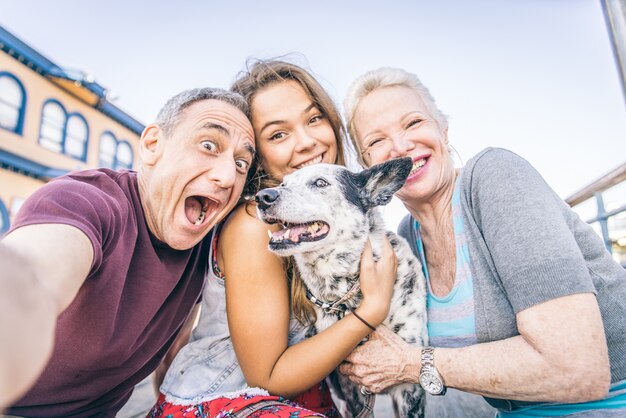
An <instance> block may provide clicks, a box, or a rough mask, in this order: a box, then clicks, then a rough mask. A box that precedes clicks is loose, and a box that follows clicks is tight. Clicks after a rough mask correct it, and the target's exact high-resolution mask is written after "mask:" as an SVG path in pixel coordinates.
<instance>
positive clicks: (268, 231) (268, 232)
mask: <svg viewBox="0 0 626 418" xmlns="http://www.w3.org/2000/svg"><path fill="white" fill-rule="evenodd" d="M267 236H268V237H270V238H272V231H270V230H269V229H268V230H267Z"/></svg>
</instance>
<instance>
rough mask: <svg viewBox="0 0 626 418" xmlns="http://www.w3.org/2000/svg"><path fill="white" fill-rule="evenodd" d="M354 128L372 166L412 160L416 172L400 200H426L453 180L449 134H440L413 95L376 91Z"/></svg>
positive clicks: (397, 88) (407, 91)
mask: <svg viewBox="0 0 626 418" xmlns="http://www.w3.org/2000/svg"><path fill="white" fill-rule="evenodd" d="M353 123H354V128H355V129H354V130H355V132H356V136H357V138H356V140H357V141H358V142H359V144H360V145H361V150H362V153H363V159H364V161H365V163H366V164H367V165H368V166H372V165H375V164H379V163H382V162H384V161H387V160H390V159H392V158H398V157H407V156H408V157H411V158H412V159H413V170H411V173H410V174H409V177H408V179H407V181H406V183H405V185H404V186H403V187H402V189H401V190H400V191H399V192H398V193H396V195H397V196H398V197H399V198H400V199H401V200H403V201H406V200H410V199H415V198H418V199H419V198H423V197H427V196H429V195H431V194H432V193H434V192H436V191H437V190H439V189H440V188H441V187H442V186H443V185H445V184H448V183H449V180H450V176H453V175H454V166H453V164H452V163H451V161H450V155H449V152H448V150H447V143H448V135H447V130H442V129H441V128H440V126H439V124H438V123H437V121H436V120H435V119H434V118H433V116H432V115H431V114H430V113H429V111H428V110H427V108H426V106H425V105H424V103H423V102H422V100H421V99H420V97H419V96H418V95H417V94H416V93H415V92H414V91H413V90H412V89H410V88H408V87H402V86H393V87H383V88H379V89H377V90H374V91H373V92H371V93H370V94H368V95H367V96H365V98H363V99H362V100H361V102H360V103H359V105H358V107H357V109H356V112H355V115H354V119H353ZM452 178H454V177H452Z"/></svg>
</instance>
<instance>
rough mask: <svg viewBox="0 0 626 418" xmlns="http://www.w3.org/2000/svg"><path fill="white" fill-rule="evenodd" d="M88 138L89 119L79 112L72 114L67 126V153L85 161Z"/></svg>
mask: <svg viewBox="0 0 626 418" xmlns="http://www.w3.org/2000/svg"><path fill="white" fill-rule="evenodd" d="M88 138H89V128H88V127H87V121H86V120H85V119H84V118H83V117H82V116H81V115H79V114H76V113H74V114H72V115H70V117H69V118H68V120H67V126H66V128H65V153H66V154H69V155H71V156H72V157H74V158H77V159H79V160H83V161H85V160H86V159H87V139H88Z"/></svg>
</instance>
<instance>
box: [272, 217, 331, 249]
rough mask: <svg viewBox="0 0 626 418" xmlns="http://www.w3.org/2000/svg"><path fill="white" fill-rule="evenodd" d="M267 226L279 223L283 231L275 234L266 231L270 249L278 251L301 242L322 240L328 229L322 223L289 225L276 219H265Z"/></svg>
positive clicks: (324, 223) (326, 225)
mask: <svg viewBox="0 0 626 418" xmlns="http://www.w3.org/2000/svg"><path fill="white" fill-rule="evenodd" d="M265 222H267V223H269V224H275V223H280V224H282V226H283V229H281V230H280V231H277V232H271V231H267V233H268V235H269V237H270V249H272V250H279V249H282V248H287V247H291V246H294V245H298V244H300V243H302V242H313V241H319V240H321V239H324V238H325V237H326V235H328V232H330V227H329V226H328V224H327V223H326V222H324V221H312V222H306V223H300V224H296V223H290V222H284V221H281V220H278V219H265Z"/></svg>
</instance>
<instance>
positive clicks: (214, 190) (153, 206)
mask: <svg viewBox="0 0 626 418" xmlns="http://www.w3.org/2000/svg"><path fill="white" fill-rule="evenodd" d="M253 156H254V134H253V131H252V126H251V125H250V122H249V121H248V119H247V118H246V116H245V115H244V114H243V113H242V112H241V111H240V110H239V109H237V108H235V107H234V106H232V105H229V104H227V103H225V102H222V101H219V100H203V101H199V102H195V103H193V104H192V105H190V106H189V107H187V108H186V109H185V110H184V111H183V113H182V114H181V115H180V117H179V120H178V123H176V125H175V126H174V127H173V128H172V132H170V133H169V135H165V134H164V132H163V131H162V130H161V129H159V128H158V127H157V126H155V125H153V126H152V127H148V128H146V131H144V134H143V135H142V157H144V170H143V172H142V176H140V182H141V183H140V185H141V186H143V187H141V186H140V187H141V189H140V190H141V191H142V203H143V206H144V212H145V214H146V221H147V223H148V227H149V228H150V231H151V232H152V233H153V234H154V235H155V236H156V238H158V239H159V240H160V241H162V242H164V243H166V244H167V245H169V246H170V247H172V248H174V249H178V250H183V249H188V248H191V247H193V246H194V245H196V244H197V243H198V242H200V240H201V239H202V238H203V237H204V236H205V235H206V234H207V232H208V231H209V230H210V229H211V228H212V227H213V226H214V225H215V224H216V223H217V222H219V221H220V220H222V219H223V218H224V216H226V214H227V213H228V212H229V211H230V210H231V209H232V208H233V207H234V206H235V204H236V203H237V200H238V198H239V195H240V194H241V191H242V189H243V186H244V182H245V180H246V174H247V171H248V168H249V167H250V164H251V163H252V159H253Z"/></svg>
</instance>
